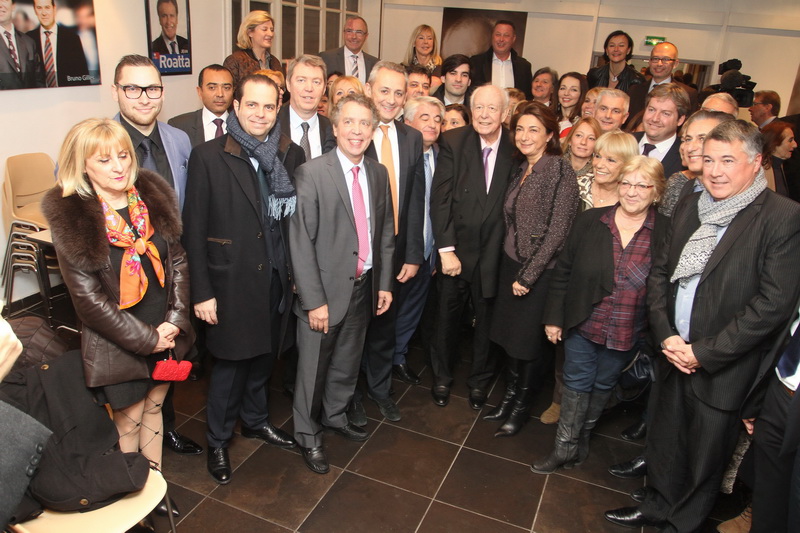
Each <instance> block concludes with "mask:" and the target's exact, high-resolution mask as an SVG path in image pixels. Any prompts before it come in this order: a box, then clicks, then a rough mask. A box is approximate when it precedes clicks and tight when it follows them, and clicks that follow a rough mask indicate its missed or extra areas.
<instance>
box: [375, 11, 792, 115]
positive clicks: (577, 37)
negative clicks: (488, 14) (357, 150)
mask: <svg viewBox="0 0 800 533" xmlns="http://www.w3.org/2000/svg"><path fill="white" fill-rule="evenodd" d="M383 6H384V7H383V17H382V26H383V27H382V29H383V35H382V36H381V37H382V38H381V58H382V59H389V60H393V61H399V60H401V59H402V57H403V54H404V53H405V49H406V46H407V45H408V39H409V34H410V32H411V30H412V29H413V28H414V27H415V26H417V25H418V24H422V23H426V24H430V25H431V26H433V27H434V28H435V29H436V30H437V32H438V33H441V23H442V11H443V9H444V8H445V7H460V8H470V9H481V8H487V9H494V10H509V11H527V12H528V23H527V28H526V32H525V45H524V48H523V56H524V57H526V58H527V59H528V60H529V61H530V62H531V64H532V65H533V69H534V70H536V69H538V68H540V67H543V66H550V67H552V68H554V69H556V70H557V71H558V72H567V71H570V70H577V71H578V72H586V70H588V68H589V66H590V61H591V56H592V52H593V51H596V52H600V51H602V48H603V41H604V40H605V38H606V36H607V35H608V34H609V33H611V32H612V31H614V30H617V29H622V30H625V31H627V32H628V33H629V34H630V35H631V36H632V37H633V38H634V41H635V50H634V53H635V54H636V55H643V56H648V55H649V54H650V47H647V46H645V45H644V38H645V37H646V36H647V35H657V36H664V37H666V38H667V39H668V40H670V41H672V42H674V43H675V44H676V45H677V46H678V49H679V51H680V57H681V58H682V59H685V60H692V61H704V62H712V63H713V64H714V65H713V67H712V69H713V72H714V73H716V71H717V67H718V65H719V64H720V63H721V62H723V61H726V60H727V59H731V58H738V59H740V60H741V61H742V63H743V67H742V71H743V72H744V73H745V74H748V75H750V76H752V78H753V81H755V82H757V83H758V87H757V89H773V90H775V91H777V92H778V93H779V94H780V95H781V96H782V97H783V98H784V99H785V100H787V101H788V100H789V97H790V95H791V93H792V86H793V83H794V79H795V74H796V72H797V68H798V65H799V64H800V3H799V2H797V0H760V1H758V2H753V1H752V0H728V1H725V2H713V1H711V0H705V1H698V0H670V1H669V2H663V1H662V0H571V1H558V0H516V1H507V2H494V3H488V2H477V1H473V0H462V1H459V2H454V1H452V0H384V4H383ZM718 79H719V78H718V76H716V74H715V76H714V78H713V79H712V83H716V82H717V81H718Z"/></svg>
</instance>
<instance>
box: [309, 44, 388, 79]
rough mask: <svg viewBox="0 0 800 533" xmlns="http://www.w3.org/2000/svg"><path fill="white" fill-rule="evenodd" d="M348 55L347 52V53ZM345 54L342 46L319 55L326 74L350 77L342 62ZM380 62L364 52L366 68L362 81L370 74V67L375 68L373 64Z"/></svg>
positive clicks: (348, 69)
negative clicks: (332, 73)
mask: <svg viewBox="0 0 800 533" xmlns="http://www.w3.org/2000/svg"><path fill="white" fill-rule="evenodd" d="M348 53H349V51H348ZM344 54H345V47H344V46H342V47H341V48H336V49H334V50H325V51H324V52H320V53H319V57H321V58H322V60H323V61H324V62H325V67H326V69H327V70H328V72H327V74H328V76H330V74H331V72H337V71H338V72H341V73H342V74H346V75H348V76H349V75H350V68H348V67H347V66H346V64H345V60H344ZM378 61H380V60H379V59H378V58H377V57H375V56H371V55H369V54H368V53H366V52H364V66H365V67H366V70H367V71H366V72H365V73H364V79H368V78H369V73H370V72H372V67H374V66H375V63H377V62H378Z"/></svg>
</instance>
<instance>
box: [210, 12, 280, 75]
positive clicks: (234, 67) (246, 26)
mask: <svg viewBox="0 0 800 533" xmlns="http://www.w3.org/2000/svg"><path fill="white" fill-rule="evenodd" d="M274 38H275V21H274V20H273V18H272V16H271V15H270V14H269V13H267V12H266V11H261V10H255V11H251V12H250V13H248V14H247V16H246V17H245V18H244V20H243V21H242V23H241V24H240V25H239V33H237V34H236V46H238V47H239V50H235V51H234V52H233V53H232V54H231V55H229V56H228V57H226V58H225V61H224V62H223V63H222V66H223V67H225V68H226V69H228V70H230V71H231V75H232V76H233V86H234V87H238V85H239V83H240V82H241V81H242V80H243V79H244V78H245V77H247V76H249V75H250V74H253V73H255V72H256V71H257V70H263V69H269V70H278V71H282V68H281V60H280V59H278V58H277V57H275V56H274V55H272V53H271V50H272V41H273V39H274Z"/></svg>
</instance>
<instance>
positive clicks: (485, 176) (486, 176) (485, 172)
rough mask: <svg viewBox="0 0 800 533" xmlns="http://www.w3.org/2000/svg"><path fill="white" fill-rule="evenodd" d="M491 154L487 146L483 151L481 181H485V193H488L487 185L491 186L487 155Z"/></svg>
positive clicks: (489, 147)
mask: <svg viewBox="0 0 800 533" xmlns="http://www.w3.org/2000/svg"><path fill="white" fill-rule="evenodd" d="M491 153H492V147H491V146H487V147H486V148H484V149H483V179H484V180H486V192H489V185H490V184H491V180H490V179H489V178H490V176H491V174H490V173H489V154H491Z"/></svg>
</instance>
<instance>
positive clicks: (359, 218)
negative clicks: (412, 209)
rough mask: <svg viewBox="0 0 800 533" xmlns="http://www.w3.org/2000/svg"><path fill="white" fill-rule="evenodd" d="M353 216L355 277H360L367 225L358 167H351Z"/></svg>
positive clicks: (365, 246) (366, 242)
mask: <svg viewBox="0 0 800 533" xmlns="http://www.w3.org/2000/svg"><path fill="white" fill-rule="evenodd" d="M353 217H354V218H355V219H356V235H358V265H357V266H356V277H357V278H358V277H361V274H362V273H363V272H364V262H365V261H366V260H367V256H368V255H369V226H367V211H366V209H364V193H363V192H362V191H361V184H360V183H358V167H357V166H355V167H353Z"/></svg>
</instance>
